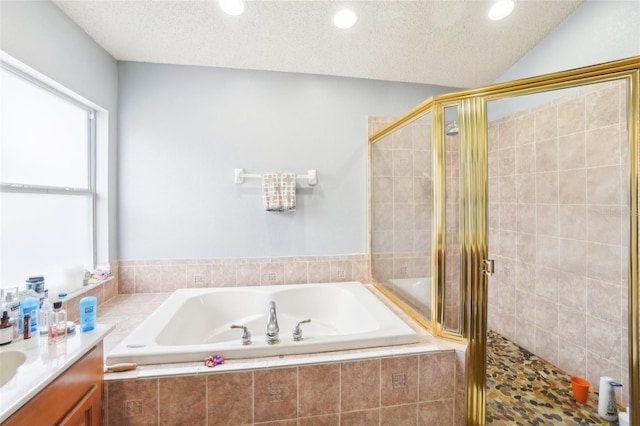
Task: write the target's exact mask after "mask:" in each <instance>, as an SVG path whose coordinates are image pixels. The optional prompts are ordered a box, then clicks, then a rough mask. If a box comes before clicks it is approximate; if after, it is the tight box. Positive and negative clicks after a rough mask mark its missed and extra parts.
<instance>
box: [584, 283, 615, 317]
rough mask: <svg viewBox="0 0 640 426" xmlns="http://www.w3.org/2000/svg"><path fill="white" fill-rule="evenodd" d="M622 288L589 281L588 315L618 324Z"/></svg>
mask: <svg viewBox="0 0 640 426" xmlns="http://www.w3.org/2000/svg"><path fill="white" fill-rule="evenodd" d="M621 296H622V288H621V287H620V286H618V285H614V284H608V283H605V282H601V281H595V280H589V281H587V314H588V315H590V316H592V317H596V318H598V319H601V320H603V321H608V322H610V323H613V324H617V323H619V321H620V312H621V309H622V307H621V303H620V301H621Z"/></svg>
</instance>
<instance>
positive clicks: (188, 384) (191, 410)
mask: <svg viewBox="0 0 640 426" xmlns="http://www.w3.org/2000/svg"><path fill="white" fill-rule="evenodd" d="M158 386H159V397H158V406H159V409H160V412H159V418H160V424H161V425H175V424H179V423H183V424H189V425H206V424H207V406H206V399H207V398H206V397H207V383H206V378H205V377H199V376H182V377H163V378H160V379H158Z"/></svg>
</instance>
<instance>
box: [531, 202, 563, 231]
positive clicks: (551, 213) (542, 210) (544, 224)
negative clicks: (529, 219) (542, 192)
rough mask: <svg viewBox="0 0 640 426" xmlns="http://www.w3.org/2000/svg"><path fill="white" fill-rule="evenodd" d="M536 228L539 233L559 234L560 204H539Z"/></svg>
mask: <svg viewBox="0 0 640 426" xmlns="http://www.w3.org/2000/svg"><path fill="white" fill-rule="evenodd" d="M536 230H537V233H538V234H539V235H548V236H557V235H558V206H557V205H549V204H545V205H538V206H537V212H536Z"/></svg>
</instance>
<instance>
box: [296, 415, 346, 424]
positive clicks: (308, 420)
mask: <svg viewBox="0 0 640 426" xmlns="http://www.w3.org/2000/svg"><path fill="white" fill-rule="evenodd" d="M339 425H340V414H325V415H322V416H313V417H300V418H298V426H339Z"/></svg>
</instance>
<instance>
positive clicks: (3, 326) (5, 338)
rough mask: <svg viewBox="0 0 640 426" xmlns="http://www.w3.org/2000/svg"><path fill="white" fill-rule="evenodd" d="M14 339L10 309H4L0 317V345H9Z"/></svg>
mask: <svg viewBox="0 0 640 426" xmlns="http://www.w3.org/2000/svg"><path fill="white" fill-rule="evenodd" d="M12 340H13V326H12V325H11V317H10V316H9V312H8V311H2V318H0V345H8V344H9V343H11V341H12Z"/></svg>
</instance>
